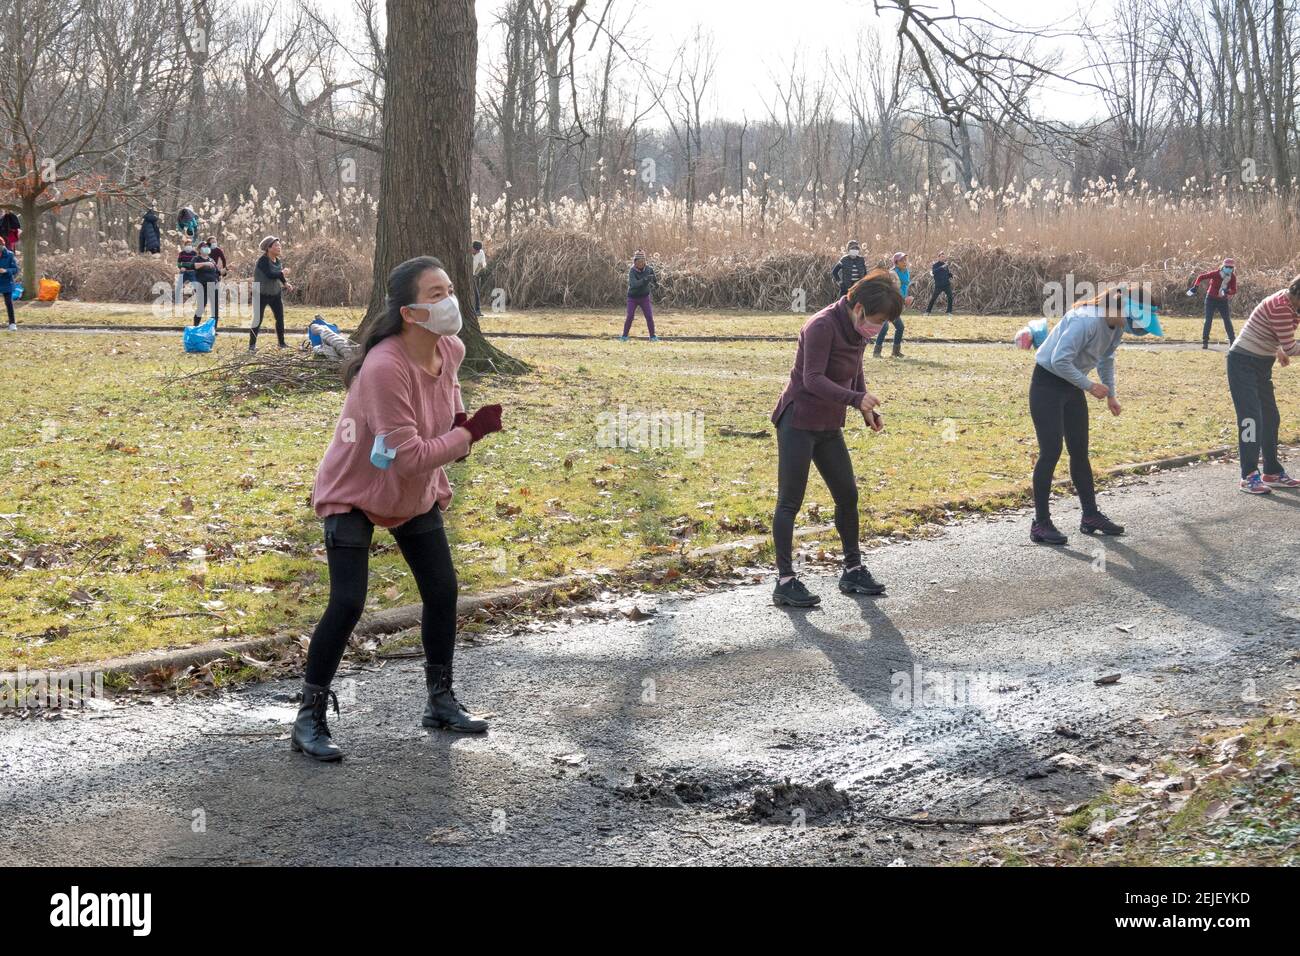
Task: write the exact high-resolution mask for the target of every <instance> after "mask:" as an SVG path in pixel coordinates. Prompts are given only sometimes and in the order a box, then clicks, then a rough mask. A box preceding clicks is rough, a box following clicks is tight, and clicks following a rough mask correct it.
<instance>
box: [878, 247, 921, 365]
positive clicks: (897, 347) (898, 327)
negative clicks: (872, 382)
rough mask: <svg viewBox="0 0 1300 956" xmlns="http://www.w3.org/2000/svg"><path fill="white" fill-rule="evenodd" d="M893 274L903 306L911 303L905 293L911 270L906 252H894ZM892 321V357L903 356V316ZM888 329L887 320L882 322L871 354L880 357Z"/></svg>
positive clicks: (910, 279) (909, 282)
mask: <svg viewBox="0 0 1300 956" xmlns="http://www.w3.org/2000/svg"><path fill="white" fill-rule="evenodd" d="M894 275H895V276H896V277H897V279H898V291H899V292H900V293H901V294H902V296H903V308H907V307H908V306H909V305H911V304H912V297H911V296H910V295H908V294H907V290H908V288H909V287H910V286H911V284H912V270H911V268H910V267H909V266H908V264H907V253H906V252H895V253H894ZM892 321H893V323H894V352H893V355H894V358H902V357H903V316H902V314H901V313H900V314H899V316H898V317H897V318H896V319H893V320H892ZM888 331H889V322H888V321H887V322H884V323H882V324H881V326H880V332H879V334H877V335H876V348H875V350H874V352H873V353H872V354H873V355H875V356H876V358H880V353H881V350H882V349H884V347H885V333H886V332H888Z"/></svg>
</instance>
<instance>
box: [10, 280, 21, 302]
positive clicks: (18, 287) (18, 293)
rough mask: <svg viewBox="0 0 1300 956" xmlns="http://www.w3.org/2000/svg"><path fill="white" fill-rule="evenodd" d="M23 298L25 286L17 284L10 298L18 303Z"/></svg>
mask: <svg viewBox="0 0 1300 956" xmlns="http://www.w3.org/2000/svg"><path fill="white" fill-rule="evenodd" d="M22 297H23V284H22V283H21V282H15V283H14V290H13V292H12V293H10V295H9V298H11V299H13V300H14V301H15V302H17V301H18V300H19V299H21V298H22Z"/></svg>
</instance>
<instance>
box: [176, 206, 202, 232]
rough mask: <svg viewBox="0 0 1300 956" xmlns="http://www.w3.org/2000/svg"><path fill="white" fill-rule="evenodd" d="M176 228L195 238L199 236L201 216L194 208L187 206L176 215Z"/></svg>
mask: <svg viewBox="0 0 1300 956" xmlns="http://www.w3.org/2000/svg"><path fill="white" fill-rule="evenodd" d="M176 228H177V229H179V230H180V231H181V232H183V233H186V234H187V235H189V236H190V237H191V238H193V239H198V237H199V217H198V215H197V214H196V213H195V212H194V210H193V209H191V208H189V206H186V207H185V208H184V209H182V210H181V211H180V212H179V213H177V215H176Z"/></svg>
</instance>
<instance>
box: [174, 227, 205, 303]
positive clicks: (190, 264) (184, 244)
mask: <svg viewBox="0 0 1300 956" xmlns="http://www.w3.org/2000/svg"><path fill="white" fill-rule="evenodd" d="M196 258H198V253H197V252H196V251H195V249H194V240H193V239H191V238H189V237H188V236H186V237H184V238H182V239H181V251H180V252H178V253H177V254H176V272H177V274H178V275H179V276H180V283H181V286H180V290H179V293H180V294H179V296H178V298H177V300H176V301H177V304H178V305H179V304H180V302H181V300H182V299H184V297H185V287H186V286H194V287H195V292H194V324H195V325H198V324H199V319H198V316H199V313H200V312H202V311H203V290H202V289H201V288H198V284H199V280H198V276H197V275H196V274H195V270H194V260H195V259H196Z"/></svg>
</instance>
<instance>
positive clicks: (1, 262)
mask: <svg viewBox="0 0 1300 956" xmlns="http://www.w3.org/2000/svg"><path fill="white" fill-rule="evenodd" d="M17 280H18V257H17V256H15V255H14V251H13V250H12V249H10V248H9V247H8V246H3V247H0V296H4V300H5V314H6V315H8V317H9V331H10V332H17V331H18V321H17V320H16V319H15V318H14V283H15V282H16V281H17Z"/></svg>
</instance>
